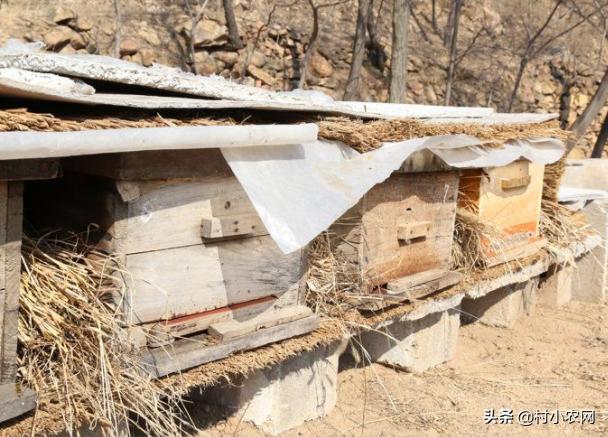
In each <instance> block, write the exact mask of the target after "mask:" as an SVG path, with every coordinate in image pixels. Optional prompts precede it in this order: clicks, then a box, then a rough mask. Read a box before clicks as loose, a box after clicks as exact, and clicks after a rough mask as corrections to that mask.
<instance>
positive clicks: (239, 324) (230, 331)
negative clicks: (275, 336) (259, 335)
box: [209, 305, 312, 341]
mask: <svg viewBox="0 0 608 437" xmlns="http://www.w3.org/2000/svg"><path fill="white" fill-rule="evenodd" d="M311 315H312V310H311V309H310V308H308V307H306V306H303V305H298V306H293V307H287V308H281V309H277V310H275V311H271V312H265V313H263V314H261V315H259V316H257V317H254V318H253V319H250V320H246V321H238V320H228V321H225V322H218V323H214V324H212V325H211V326H209V334H210V335H212V336H213V337H215V338H217V339H219V340H220V341H226V340H232V339H234V338H238V337H242V336H244V335H249V334H252V333H254V332H257V331H260V330H262V329H266V328H271V327H273V326H277V325H281V324H284V323H288V322H293V321H296V320H300V319H303V318H305V317H309V316H311Z"/></svg>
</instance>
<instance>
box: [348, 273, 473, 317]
mask: <svg viewBox="0 0 608 437" xmlns="http://www.w3.org/2000/svg"><path fill="white" fill-rule="evenodd" d="M462 276H463V275H462V273H459V272H443V274H442V275H441V276H439V277H436V278H434V279H432V280H429V281H427V282H425V283H422V284H418V285H415V286H413V287H407V288H406V287H405V286H404V285H405V284H407V285H409V284H410V283H412V281H408V280H407V278H403V279H404V281H403V282H402V283H400V282H399V280H396V281H393V282H389V283H388V287H389V291H390V293H389V292H388V291H387V294H377V295H374V297H378V298H375V299H369V300H365V299H363V300H362V302H360V303H358V304H357V308H358V309H359V310H361V311H381V310H383V309H385V308H388V307H391V306H394V305H398V304H400V303H403V302H413V301H416V300H420V299H423V298H425V297H427V296H429V295H431V294H433V293H435V292H437V291H439V290H443V289H444V288H447V287H451V286H452V285H455V284H457V283H458V282H460V281H461V280H462ZM414 282H415V281H414Z"/></svg>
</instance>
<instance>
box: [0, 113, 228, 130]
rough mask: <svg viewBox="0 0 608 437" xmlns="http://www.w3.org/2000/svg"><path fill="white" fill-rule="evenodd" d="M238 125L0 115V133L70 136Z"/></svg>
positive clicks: (141, 118)
mask: <svg viewBox="0 0 608 437" xmlns="http://www.w3.org/2000/svg"><path fill="white" fill-rule="evenodd" d="M230 124H235V121H234V120H232V119H228V118H226V119H213V118H204V117H184V118H180V119H176V118H165V117H161V116H160V115H157V116H154V117H151V116H149V115H142V114H137V113H136V112H132V113H131V115H129V116H124V117H119V116H111V117H110V116H105V115H96V116H89V117H75V116H71V117H66V116H63V117H59V116H55V115H53V114H42V113H35V112H29V111H28V110H27V109H24V108H19V109H9V110H3V111H0V132H11V131H36V132H70V131H83V130H98V129H120V128H151V127H176V126H213V125H230Z"/></svg>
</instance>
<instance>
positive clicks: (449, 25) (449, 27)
mask: <svg viewBox="0 0 608 437" xmlns="http://www.w3.org/2000/svg"><path fill="white" fill-rule="evenodd" d="M456 6H457V4H456V1H455V0H451V1H450V11H449V13H448V21H447V22H446V24H445V31H444V32H443V45H444V46H446V47H449V46H450V38H451V37H452V34H453V33H454V24H455V22H454V19H455V17H456Z"/></svg>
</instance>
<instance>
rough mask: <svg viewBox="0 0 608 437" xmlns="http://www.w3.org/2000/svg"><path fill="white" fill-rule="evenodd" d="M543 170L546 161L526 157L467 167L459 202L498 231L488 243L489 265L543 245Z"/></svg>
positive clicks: (487, 257) (536, 249)
mask: <svg viewBox="0 0 608 437" xmlns="http://www.w3.org/2000/svg"><path fill="white" fill-rule="evenodd" d="M543 174H544V166H543V165H540V164H533V163H530V162H529V161H526V160H520V161H516V162H513V163H511V164H509V165H506V166H504V167H495V168H487V169H483V170H480V169H479V170H478V169H475V170H465V171H464V174H463V176H462V179H461V182H460V195H459V199H458V204H459V206H460V207H463V208H466V209H467V210H469V211H471V212H473V213H474V214H476V215H477V217H478V218H479V221H480V222H481V223H485V224H488V225H489V226H490V227H491V228H493V230H494V231H495V232H497V234H498V235H496V236H495V237H493V238H492V241H487V245H485V249H484V259H483V262H484V263H485V264H486V265H488V266H492V265H496V264H500V263H503V262H506V261H509V260H513V259H517V258H522V257H525V256H529V255H532V254H534V253H536V252H537V251H538V250H539V249H540V248H542V247H543V246H544V244H545V240H544V239H543V238H542V237H541V236H540V235H539V220H540V210H541V199H542V192H543Z"/></svg>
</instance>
